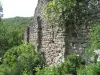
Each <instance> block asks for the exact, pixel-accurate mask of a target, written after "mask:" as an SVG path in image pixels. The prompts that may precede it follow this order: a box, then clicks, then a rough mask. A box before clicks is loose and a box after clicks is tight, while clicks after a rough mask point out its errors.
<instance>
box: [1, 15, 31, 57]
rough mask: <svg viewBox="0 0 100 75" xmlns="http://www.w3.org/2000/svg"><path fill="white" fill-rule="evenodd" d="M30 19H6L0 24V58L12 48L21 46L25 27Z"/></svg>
mask: <svg viewBox="0 0 100 75" xmlns="http://www.w3.org/2000/svg"><path fill="white" fill-rule="evenodd" d="M29 20H30V18H22V17H15V18H8V19H3V20H2V22H0V57H1V56H3V55H4V53H5V52H6V51H7V50H8V49H10V48H11V47H13V46H18V45H20V44H22V38H23V33H24V29H25V27H26V26H27V25H28V21H29Z"/></svg>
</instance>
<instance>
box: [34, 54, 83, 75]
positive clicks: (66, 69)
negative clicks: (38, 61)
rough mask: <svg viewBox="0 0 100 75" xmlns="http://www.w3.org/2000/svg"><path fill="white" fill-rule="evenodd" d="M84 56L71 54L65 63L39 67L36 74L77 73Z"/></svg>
mask: <svg viewBox="0 0 100 75" xmlns="http://www.w3.org/2000/svg"><path fill="white" fill-rule="evenodd" d="M82 63H83V61H82V58H81V57H80V56H76V55H75V54H74V55H69V56H68V57H67V59H66V60H65V62H64V63H62V64H61V65H59V66H55V67H54V66H53V67H44V68H43V69H40V68H39V67H37V68H36V71H37V73H36V75H66V74H73V75H77V69H78V68H80V66H82V65H84V64H82Z"/></svg>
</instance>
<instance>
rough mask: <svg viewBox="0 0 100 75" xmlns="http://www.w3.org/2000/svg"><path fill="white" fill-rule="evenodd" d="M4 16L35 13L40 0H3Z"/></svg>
mask: <svg viewBox="0 0 100 75" xmlns="http://www.w3.org/2000/svg"><path fill="white" fill-rule="evenodd" d="M1 2H2V4H3V14H4V18H9V17H15V16H22V17H30V16H33V15H34V10H35V8H36V5H37V2H38V0H1Z"/></svg>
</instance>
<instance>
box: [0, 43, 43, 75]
mask: <svg viewBox="0 0 100 75" xmlns="http://www.w3.org/2000/svg"><path fill="white" fill-rule="evenodd" d="M41 62H42V61H41V58H40V55H39V54H38V53H37V52H35V49H34V47H33V46H32V45H26V44H22V45H20V46H15V47H13V48H11V49H9V50H8V51H7V52H6V53H5V55H4V57H3V64H2V65H1V66H0V73H4V75H32V74H33V73H34V72H35V71H34V70H33V69H34V68H35V67H37V66H38V65H41V64H42V63H41Z"/></svg>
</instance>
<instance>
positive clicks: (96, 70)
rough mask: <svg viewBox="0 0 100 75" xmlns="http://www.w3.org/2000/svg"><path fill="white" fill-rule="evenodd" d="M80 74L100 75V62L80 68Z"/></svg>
mask: <svg viewBox="0 0 100 75" xmlns="http://www.w3.org/2000/svg"><path fill="white" fill-rule="evenodd" d="M78 75H100V62H98V63H96V64H89V65H87V66H86V68H80V69H79V70H78Z"/></svg>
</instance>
